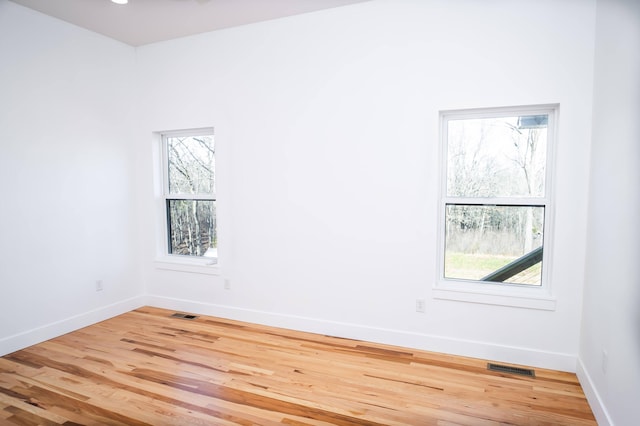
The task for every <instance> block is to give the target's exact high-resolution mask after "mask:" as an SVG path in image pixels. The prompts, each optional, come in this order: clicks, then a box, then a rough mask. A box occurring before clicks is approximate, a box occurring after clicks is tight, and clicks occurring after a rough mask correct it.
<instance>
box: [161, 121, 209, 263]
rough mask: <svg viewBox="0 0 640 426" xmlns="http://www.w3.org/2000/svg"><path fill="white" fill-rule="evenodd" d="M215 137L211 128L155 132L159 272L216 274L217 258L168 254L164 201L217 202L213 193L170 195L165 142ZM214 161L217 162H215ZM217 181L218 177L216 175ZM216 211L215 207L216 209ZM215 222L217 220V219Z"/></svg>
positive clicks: (167, 223)
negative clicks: (208, 136)
mask: <svg viewBox="0 0 640 426" xmlns="http://www.w3.org/2000/svg"><path fill="white" fill-rule="evenodd" d="M202 135H214V137H215V133H214V128H213V127H203V128H195V129H185V130H171V131H161V132H154V144H155V146H156V150H155V152H156V153H157V155H155V157H156V161H155V162H156V164H157V166H156V167H157V168H158V169H159V170H158V169H156V170H157V171H158V172H157V173H156V181H157V184H158V185H157V186H156V187H157V188H158V190H157V191H156V193H157V197H156V199H157V201H158V202H157V218H158V220H157V222H158V226H157V227H156V229H157V231H156V232H157V234H158V236H157V241H158V244H157V246H158V249H157V256H156V259H155V261H154V264H155V267H156V268H157V269H162V270H170V271H179V272H190V273H198V274H206V275H219V265H218V259H219V258H218V256H215V257H204V256H184V255H177V254H171V253H169V218H168V216H167V200H179V199H183V200H213V201H215V202H216V204H217V202H218V200H217V196H216V193H215V192H214V193H212V194H171V193H170V192H169V156H168V152H167V139H168V138H172V137H179V136H184V137H189V136H202ZM216 160H217V159H216ZM216 178H217V176H216ZM216 212H217V207H216ZM216 220H217V218H216Z"/></svg>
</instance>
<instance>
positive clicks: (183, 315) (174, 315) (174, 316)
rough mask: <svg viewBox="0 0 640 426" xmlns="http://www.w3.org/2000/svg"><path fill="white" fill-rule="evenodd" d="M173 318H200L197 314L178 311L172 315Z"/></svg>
mask: <svg viewBox="0 0 640 426" xmlns="http://www.w3.org/2000/svg"><path fill="white" fill-rule="evenodd" d="M171 317H172V318H182V319H188V320H192V319H196V318H198V317H197V316H196V315H191V314H181V313H179V312H176V313H175V314H173V315H171Z"/></svg>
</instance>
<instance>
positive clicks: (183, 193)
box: [162, 129, 218, 262]
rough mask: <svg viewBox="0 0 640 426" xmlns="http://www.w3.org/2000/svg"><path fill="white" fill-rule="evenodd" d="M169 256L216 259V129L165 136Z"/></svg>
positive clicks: (163, 135) (165, 197)
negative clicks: (214, 134) (214, 132)
mask: <svg viewBox="0 0 640 426" xmlns="http://www.w3.org/2000/svg"><path fill="white" fill-rule="evenodd" d="M162 148H163V170H164V185H163V186H164V191H163V192H164V197H163V198H164V208H165V209H166V231H167V233H166V237H167V246H166V248H167V252H166V253H167V254H170V255H177V256H191V257H197V256H204V257H207V258H212V261H214V262H215V261H216V260H217V255H218V253H217V247H218V245H217V242H218V241H217V230H216V191H215V187H216V179H215V143H214V138H213V129H203V130H194V131H183V132H170V133H164V134H162Z"/></svg>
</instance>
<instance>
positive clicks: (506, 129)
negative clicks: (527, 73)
mask: <svg viewBox="0 0 640 426" xmlns="http://www.w3.org/2000/svg"><path fill="white" fill-rule="evenodd" d="M555 115H556V108H555V107H553V106H542V107H525V108H500V109H487V110H467V111H450V112H443V113H442V114H441V120H442V139H443V142H442V143H443V167H442V170H443V175H442V189H441V192H442V196H441V213H440V217H441V219H440V220H441V235H440V237H441V247H440V252H441V255H440V279H439V283H440V285H441V287H444V288H449V289H452V288H456V287H455V285H458V287H457V288H462V289H465V290H470V289H471V290H476V291H483V290H487V289H489V290H492V291H495V290H496V289H499V288H501V287H502V288H505V287H507V286H508V287H512V288H528V289H534V288H546V287H548V286H546V282H545V281H546V278H545V277H546V276H547V275H548V274H546V270H545V268H546V264H547V262H546V259H547V257H548V255H547V246H548V241H549V240H550V235H549V229H550V226H549V222H550V219H549V218H550V217H551V215H550V210H551V205H550V175H551V173H550V171H551V167H550V158H551V157H550V152H551V148H552V144H553V140H552V139H553V135H554V132H553V126H554V121H555ZM456 283H457V284H456Z"/></svg>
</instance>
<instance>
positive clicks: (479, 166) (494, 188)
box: [447, 114, 549, 197]
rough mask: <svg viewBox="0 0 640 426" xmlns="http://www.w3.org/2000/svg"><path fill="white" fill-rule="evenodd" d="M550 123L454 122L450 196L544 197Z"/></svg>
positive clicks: (543, 118) (533, 119)
mask: <svg viewBox="0 0 640 426" xmlns="http://www.w3.org/2000/svg"><path fill="white" fill-rule="evenodd" d="M548 118H549V117H548V115H546V114H545V115H529V116H510V117H498V118H474V119H452V120H449V121H448V126H447V132H448V134H447V196H450V197H544V194H545V163H546V155H547V123H548Z"/></svg>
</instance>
